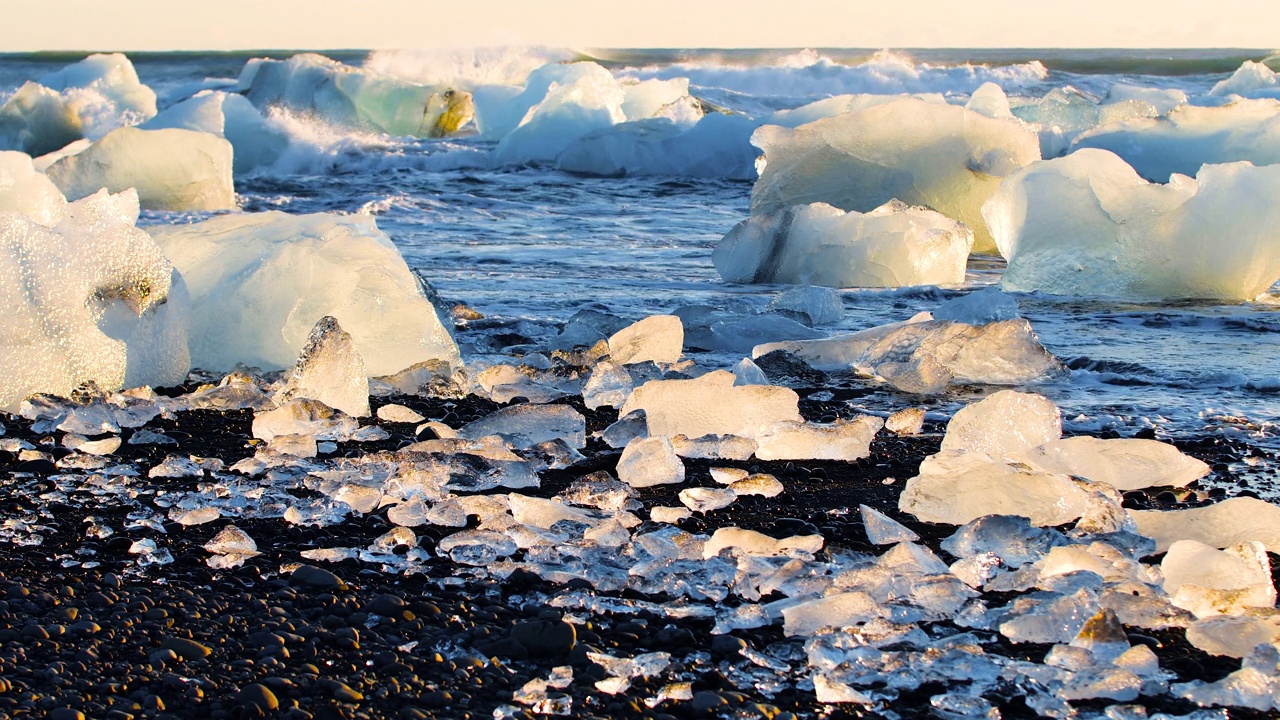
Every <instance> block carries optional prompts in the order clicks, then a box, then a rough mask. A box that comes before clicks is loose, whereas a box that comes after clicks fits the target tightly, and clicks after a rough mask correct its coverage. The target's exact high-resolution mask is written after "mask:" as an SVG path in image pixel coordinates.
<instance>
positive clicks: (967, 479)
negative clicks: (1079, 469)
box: [898, 406, 1092, 526]
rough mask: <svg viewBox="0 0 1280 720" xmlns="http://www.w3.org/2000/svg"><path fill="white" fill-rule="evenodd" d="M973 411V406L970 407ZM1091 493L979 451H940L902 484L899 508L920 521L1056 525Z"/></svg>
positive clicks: (1080, 508) (1078, 511)
mask: <svg viewBox="0 0 1280 720" xmlns="http://www.w3.org/2000/svg"><path fill="white" fill-rule="evenodd" d="M970 407H972V406H970ZM1091 500H1092V497H1091V494H1090V493H1089V491H1088V490H1087V489H1085V487H1084V486H1083V485H1081V484H1080V483H1078V482H1076V481H1074V480H1072V479H1071V478H1070V477H1068V476H1066V475H1055V474H1051V473H1043V472H1038V471H1033V470H1026V469H1022V468H1019V467H1016V466H1013V465H1008V464H1006V463H1004V462H1001V461H999V460H995V459H993V458H991V457H990V456H988V455H985V454H983V453H979V452H969V453H960V452H954V451H945V450H944V451H942V452H940V453H938V454H937V455H933V456H931V457H928V458H926V459H925V461H924V462H923V463H921V465H920V474H919V475H917V476H916V477H913V478H911V479H910V480H908V481H907V484H906V487H905V488H903V491H902V495H901V496H900V497H899V498H898V509H899V510H901V511H902V512H905V513H910V514H912V515H914V516H916V518H918V519H919V520H921V521H923V522H941V523H949V524H952V525H964V524H965V523H967V522H969V521H971V520H974V519H976V518H980V517H982V516H983V515H1013V514H1017V515H1021V516H1024V517H1027V518H1029V519H1030V520H1031V522H1032V523H1033V524H1035V525H1041V526H1049V525H1061V524H1063V523H1068V522H1071V521H1072V520H1075V519H1076V518H1078V517H1080V516H1081V515H1083V514H1084V513H1085V512H1086V511H1087V510H1088V509H1089V508H1090V506H1091V504H1092V503H1091Z"/></svg>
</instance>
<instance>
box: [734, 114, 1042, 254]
mask: <svg viewBox="0 0 1280 720" xmlns="http://www.w3.org/2000/svg"><path fill="white" fill-rule="evenodd" d="M751 142H752V144H753V145H755V146H756V147H758V148H761V149H762V150H763V151H764V157H765V161H766V162H765V165H764V169H763V171H762V172H761V174H760V179H759V180H758V181H757V182H756V185H755V188H754V189H753V190H752V193H751V210H752V212H753V213H768V212H773V211H775V210H778V209H780V208H783V207H786V206H789V205H801V204H806V203H815V202H825V203H829V204H831V205H834V206H836V207H838V208H841V209H843V210H857V211H861V212H866V211H868V210H871V209H872V208H876V207H879V206H881V205H883V204H884V203H886V202H888V201H889V200H892V199H895V198H896V199H899V200H902V201H903V202H905V203H908V204H913V205H927V206H929V207H931V208H933V209H934V210H937V211H938V212H941V213H945V214H946V215H947V216H948V217H951V218H954V219H956V220H959V221H961V222H963V223H965V224H966V225H968V226H969V227H971V228H973V231H974V235H975V243H974V248H973V250H974V252H990V251H991V250H993V249H994V242H993V241H992V239H991V235H990V234H989V233H988V231H987V227H986V224H985V223H984V222H983V219H982V215H981V212H980V210H981V207H982V203H983V202H984V201H985V200H986V199H987V198H988V197H990V196H991V194H992V193H994V192H995V191H996V189H997V188H998V187H999V185H1000V180H1001V179H1002V178H1004V177H1005V176H1007V175H1009V174H1010V173H1012V172H1013V171H1014V170H1016V169H1018V168H1019V167H1022V166H1023V165H1026V164H1028V163H1030V162H1033V161H1035V160H1039V159H1040V141H1039V138H1038V137H1037V136H1036V134H1035V133H1034V132H1033V131H1032V130H1030V129H1029V128H1028V127H1027V126H1026V125H1025V124H1023V123H1022V122H1021V121H1019V120H1017V119H1015V118H1002V119H995V118H989V117H986V116H984V115H981V114H979V113H976V112H973V111H971V110H966V109H965V108H962V107H957V106H953V105H947V104H945V103H944V104H936V103H930V102H926V101H923V100H920V99H917V98H912V97H899V98H894V99H893V100H890V101H888V102H884V103H879V104H877V105H873V106H871V107H864V108H860V109H858V110H855V111H854V112H849V113H843V114H841V115H837V116H835V117H831V118H825V119H822V120H817V121H815V122H811V123H808V124H805V125H801V126H800V127H798V128H795V129H794V130H793V129H788V128H783V127H778V126H771V125H765V126H763V127H761V128H760V129H759V130H757V131H756V132H755V134H754V135H752V137H751Z"/></svg>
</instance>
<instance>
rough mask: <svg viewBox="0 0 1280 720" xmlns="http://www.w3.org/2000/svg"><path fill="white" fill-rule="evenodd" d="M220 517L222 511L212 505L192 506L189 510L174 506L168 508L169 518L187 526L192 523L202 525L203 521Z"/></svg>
mask: <svg viewBox="0 0 1280 720" xmlns="http://www.w3.org/2000/svg"><path fill="white" fill-rule="evenodd" d="M220 517H222V511H221V510H219V509H218V508H216V507H212V506H205V507H198V508H192V509H190V510H180V509H179V508H176V507H175V508H172V509H171V510H169V519H170V520H173V521H174V522H176V523H178V524H179V525H184V526H187V527H190V526H193V525H204V524H205V523H210V522H213V521H214V520H217V519H218V518H220Z"/></svg>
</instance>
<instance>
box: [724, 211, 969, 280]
mask: <svg viewBox="0 0 1280 720" xmlns="http://www.w3.org/2000/svg"><path fill="white" fill-rule="evenodd" d="M972 247H973V231H971V230H970V229H969V228H968V227H966V226H965V225H964V224H962V223H959V222H956V221H955V220H952V219H950V218H948V217H947V216H945V215H943V214H941V213H938V212H934V211H932V210H929V209H928V208H923V207H908V206H907V205H906V204H904V203H902V202H899V201H897V200H890V201H889V202H887V203H885V204H884V205H882V206H880V207H878V208H875V209H874V210H871V211H870V212H867V213H865V214H863V213H859V212H856V211H850V212H847V213H846V212H845V211H843V210H841V209H839V208H836V207H832V206H831V205H828V204H826V203H821V202H820V203H814V204H811V205H793V206H789V207H784V208H781V209H778V210H774V211H771V212H768V213H764V214H757V215H753V216H752V217H751V218H750V219H749V220H743V221H742V222H740V223H738V225H737V226H735V227H734V228H733V229H732V230H730V231H729V233H728V234H727V235H725V236H724V238H723V239H721V241H720V242H719V243H717V245H716V248H715V251H714V252H713V253H712V255H711V259H712V262H714V263H715V266H716V271H717V272H719V273H720V277H721V278H723V279H724V280H725V281H727V282H738V283H779V282H782V283H803V284H812V285H823V286H827V287H902V286H909V285H957V284H960V283H963V282H964V272H965V265H966V263H967V262H968V260H969V251H970V249H971V248H972Z"/></svg>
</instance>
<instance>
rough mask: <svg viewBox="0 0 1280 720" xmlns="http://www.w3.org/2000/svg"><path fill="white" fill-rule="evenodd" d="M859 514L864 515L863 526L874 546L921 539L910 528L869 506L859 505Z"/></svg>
mask: <svg viewBox="0 0 1280 720" xmlns="http://www.w3.org/2000/svg"><path fill="white" fill-rule="evenodd" d="M858 512H859V513H861V515H862V526H863V529H865V530H866V532H867V539H868V540H870V541H871V544H872V545H894V544H897V543H900V542H915V541H916V540H919V539H920V536H919V535H917V534H915V532H913V531H912V530H911V529H910V528H908V527H906V526H905V525H903V524H902V523H900V522H898V521H897V520H894V519H893V518H891V517H889V516H888V515H885V514H884V513H882V512H880V511H879V510H876V509H875V508H873V507H871V506H869V505H859V506H858Z"/></svg>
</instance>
